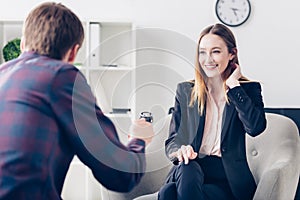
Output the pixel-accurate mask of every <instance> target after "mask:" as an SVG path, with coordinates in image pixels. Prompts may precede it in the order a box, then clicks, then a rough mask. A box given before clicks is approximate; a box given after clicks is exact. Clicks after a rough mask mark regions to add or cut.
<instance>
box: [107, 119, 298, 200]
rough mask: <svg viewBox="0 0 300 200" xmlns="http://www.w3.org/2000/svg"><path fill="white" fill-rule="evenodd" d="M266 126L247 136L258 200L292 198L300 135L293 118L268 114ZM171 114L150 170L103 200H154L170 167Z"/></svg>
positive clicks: (151, 156)
mask: <svg viewBox="0 0 300 200" xmlns="http://www.w3.org/2000/svg"><path fill="white" fill-rule="evenodd" d="M266 117H267V128H266V130H265V131H264V132H263V133H262V134H261V135H259V136H257V137H254V138H252V137H251V136H248V135H247V136H246V152H247V160H248V162H249V166H250V170H251V172H252V173H253V176H254V178H255V181H256V183H257V190H256V192H255V196H254V199H255V200H293V199H294V197H295V193H296V189H297V184H298V181H299V176H300V138H299V132H298V128H297V126H296V124H295V123H294V121H292V120H291V119H290V118H288V117H285V116H283V115H279V114H272V113H267V114H266ZM169 124H170V116H168V117H167V118H166V119H165V120H163V122H162V123H161V129H160V131H159V132H158V135H157V137H155V139H154V141H153V142H152V143H151V145H149V147H148V151H147V152H148V153H147V155H146V159H147V164H148V167H147V169H148V172H147V173H146V174H145V176H144V177H143V178H142V180H141V182H140V183H139V185H138V186H137V187H136V188H134V190H133V191H132V192H129V193H116V192H112V191H108V190H107V189H104V188H103V189H102V199H103V200H129V199H130V200H131V199H135V200H154V199H157V194H158V190H159V188H160V187H161V186H162V184H163V182H164V179H165V177H166V175H167V173H168V171H169V169H170V167H171V165H172V164H171V163H170V162H169V161H168V160H167V158H166V156H165V152H164V141H165V139H166V138H167V136H168V129H169Z"/></svg>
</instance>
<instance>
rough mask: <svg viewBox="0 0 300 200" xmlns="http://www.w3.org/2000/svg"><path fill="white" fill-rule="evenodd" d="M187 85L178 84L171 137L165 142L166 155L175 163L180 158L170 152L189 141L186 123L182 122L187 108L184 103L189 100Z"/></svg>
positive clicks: (171, 124) (170, 130)
mask: <svg viewBox="0 0 300 200" xmlns="http://www.w3.org/2000/svg"><path fill="white" fill-rule="evenodd" d="M185 86H187V83H184V84H183V83H179V84H178V85H177V89H176V96H175V105H174V111H173V113H172V119H171V123H170V129H169V137H168V139H167V140H166V142H165V151H166V155H167V157H168V158H169V159H170V160H171V161H172V162H173V163H174V164H178V160H177V158H176V157H171V156H170V154H171V153H173V152H176V151H177V150H178V149H179V148H180V147H181V145H186V144H187V143H188V142H187V141H186V140H187V139H186V137H187V136H186V135H185V134H186V130H185V125H186V123H182V120H184V118H186V116H185V112H184V111H183V112H182V109H185V108H186V107H187V105H182V104H183V103H184V102H185V104H186V102H187V99H186V95H187V94H186V92H187V91H186V89H187V88H186V87H185ZM182 115H183V116H182Z"/></svg>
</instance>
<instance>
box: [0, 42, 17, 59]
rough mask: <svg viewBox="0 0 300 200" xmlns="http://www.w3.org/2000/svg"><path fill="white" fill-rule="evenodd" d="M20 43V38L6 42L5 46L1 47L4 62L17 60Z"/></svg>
mask: <svg viewBox="0 0 300 200" xmlns="http://www.w3.org/2000/svg"><path fill="white" fill-rule="evenodd" d="M20 42H21V39H20V38H15V39H13V40H10V41H8V42H7V44H6V45H5V46H4V47H3V49H2V53H3V58H4V61H5V62H6V61H9V60H12V59H14V58H17V57H18V56H19V55H20V53H21V49H20Z"/></svg>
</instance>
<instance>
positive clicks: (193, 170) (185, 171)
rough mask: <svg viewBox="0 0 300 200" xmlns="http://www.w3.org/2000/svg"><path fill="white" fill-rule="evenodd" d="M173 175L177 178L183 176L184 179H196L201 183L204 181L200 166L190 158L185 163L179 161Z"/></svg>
mask: <svg viewBox="0 0 300 200" xmlns="http://www.w3.org/2000/svg"><path fill="white" fill-rule="evenodd" d="M175 177H176V179H177V180H180V179H182V178H183V177H184V180H185V181H191V182H194V181H197V182H198V183H203V181H204V174H203V171H202V169H201V166H200V165H199V163H198V162H197V161H195V160H191V161H190V162H189V163H188V164H187V165H186V164H184V163H181V164H180V165H179V166H178V168H177V170H176V174H175Z"/></svg>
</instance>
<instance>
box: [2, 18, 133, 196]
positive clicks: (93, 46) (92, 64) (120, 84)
mask: <svg viewBox="0 0 300 200" xmlns="http://www.w3.org/2000/svg"><path fill="white" fill-rule="evenodd" d="M22 26H23V21H0V48H1V56H0V63H3V62H4V60H3V56H2V48H3V47H4V45H5V44H6V43H7V42H8V41H10V40H12V39H14V38H21V36H22ZM83 26H84V31H85V40H84V42H83V45H82V47H81V48H80V50H79V52H78V55H77V57H76V60H75V62H74V65H75V66H76V67H77V68H78V69H80V71H81V72H82V73H83V74H84V75H85V77H86V79H87V81H88V83H89V85H90V86H91V89H92V91H93V93H94V95H95V96H96V98H97V101H98V105H99V106H100V107H101V109H102V110H103V112H104V113H105V114H106V115H107V116H108V117H109V118H110V119H111V120H112V121H113V122H114V124H115V126H116V128H117V130H118V133H119V137H120V140H121V141H122V142H123V143H126V141H127V131H128V129H129V126H130V124H131V120H132V118H133V116H135V114H134V113H135V107H136V106H135V102H136V98H135V93H134V90H135V67H136V55H135V46H136V36H135V31H134V29H135V27H134V24H132V23H131V22H114V21H101V20H89V21H84V22H83ZM127 110H128V112H126V111H127ZM114 111H118V112H114ZM121 111H124V112H121ZM95 184H96V183H95V180H94V178H93V176H92V175H91V172H90V170H89V169H88V168H87V167H85V166H84V165H83V164H82V163H81V162H80V161H79V160H78V159H77V158H76V157H75V158H74V161H73V162H72V163H71V166H70V169H69V172H68V174H67V177H66V181H65V185H64V189H63V193H62V196H63V198H64V199H99V192H100V186H99V187H98V186H97V184H96V185H95Z"/></svg>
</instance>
